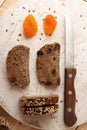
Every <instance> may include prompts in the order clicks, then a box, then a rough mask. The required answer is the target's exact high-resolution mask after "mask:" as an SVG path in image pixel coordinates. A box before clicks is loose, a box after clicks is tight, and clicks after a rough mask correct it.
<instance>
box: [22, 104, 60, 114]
mask: <svg viewBox="0 0 87 130" xmlns="http://www.w3.org/2000/svg"><path fill="white" fill-rule="evenodd" d="M58 107H59V106H58V105H57V104H55V105H52V106H42V107H39V106H38V107H22V108H21V109H22V113H23V114H24V115H32V116H33V115H47V114H52V113H55V112H57V110H58Z"/></svg>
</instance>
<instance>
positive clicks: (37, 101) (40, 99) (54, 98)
mask: <svg viewBox="0 0 87 130" xmlns="http://www.w3.org/2000/svg"><path fill="white" fill-rule="evenodd" d="M58 99H59V97H58V95H56V94H52V95H44V96H34V97H25V96H23V97H21V98H20V99H19V104H20V106H21V107H23V106H28V107H31V106H46V105H53V104H55V103H58Z"/></svg>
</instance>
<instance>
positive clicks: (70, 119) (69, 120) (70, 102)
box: [64, 68, 77, 126]
mask: <svg viewBox="0 0 87 130" xmlns="http://www.w3.org/2000/svg"><path fill="white" fill-rule="evenodd" d="M75 75H76V69H74V68H66V69H65V92H64V121H65V124H66V125H68V126H73V125H74V124H75V123H76V120H77V117H76V115H75V102H76V94H75V87H74V79H75Z"/></svg>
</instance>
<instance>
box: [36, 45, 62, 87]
mask: <svg viewBox="0 0 87 130" xmlns="http://www.w3.org/2000/svg"><path fill="white" fill-rule="evenodd" d="M59 59H60V45H59V43H54V44H46V45H45V46H43V47H42V48H41V49H40V50H39V51H38V52H37V63H36V64H37V65H36V70H37V77H38V80H39V81H40V83H43V84H45V85H46V86H52V87H57V86H58V85H59V84H60V69H59Z"/></svg>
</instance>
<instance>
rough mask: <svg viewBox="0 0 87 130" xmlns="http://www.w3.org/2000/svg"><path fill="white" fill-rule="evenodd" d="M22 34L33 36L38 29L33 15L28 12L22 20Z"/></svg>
mask: <svg viewBox="0 0 87 130" xmlns="http://www.w3.org/2000/svg"><path fill="white" fill-rule="evenodd" d="M23 30H24V35H25V36H26V37H33V36H34V35H35V34H36V33H37V31H38V25H37V21H36V19H35V17H34V16H33V15H32V14H29V15H28V16H27V17H26V18H25V19H24V22H23Z"/></svg>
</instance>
